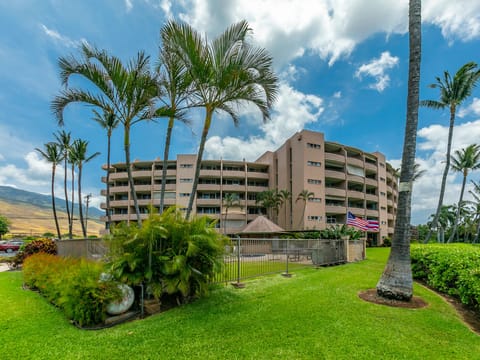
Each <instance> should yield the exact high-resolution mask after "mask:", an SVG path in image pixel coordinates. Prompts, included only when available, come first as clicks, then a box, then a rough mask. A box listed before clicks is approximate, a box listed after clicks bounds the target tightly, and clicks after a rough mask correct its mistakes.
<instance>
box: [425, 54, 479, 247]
mask: <svg viewBox="0 0 480 360" xmlns="http://www.w3.org/2000/svg"><path fill="white" fill-rule="evenodd" d="M479 77H480V70H479V69H478V68H477V64H476V63H474V62H469V63H466V64H465V65H463V66H462V67H461V68H460V69H459V70H458V71H457V72H456V73H455V75H454V76H453V79H452V76H451V75H450V73H449V72H448V71H445V72H444V74H443V79H441V78H440V77H438V76H437V77H436V83H434V84H431V85H430V87H431V88H434V89H439V90H440V100H423V101H421V103H420V104H421V105H422V106H426V107H429V108H432V109H445V108H447V109H448V110H449V111H450V125H449V128H448V141H447V155H446V161H445V169H444V170H443V176H442V184H441V186H440V195H439V197H438V205H437V211H436V215H435V218H434V219H433V222H432V228H431V230H430V231H429V233H428V235H427V237H426V239H425V242H428V241H429V240H430V236H431V234H432V229H434V228H436V226H437V222H438V216H439V214H440V209H441V208H442V205H443V197H444V195H445V186H446V182H447V175H448V172H449V170H450V159H451V155H450V154H451V149H452V138H453V128H454V125H455V114H456V111H457V108H458V107H459V106H460V105H461V104H462V103H463V102H464V101H465V100H466V99H467V98H468V97H470V95H471V94H472V90H473V88H474V87H475V86H476V84H477V81H478V79H479Z"/></svg>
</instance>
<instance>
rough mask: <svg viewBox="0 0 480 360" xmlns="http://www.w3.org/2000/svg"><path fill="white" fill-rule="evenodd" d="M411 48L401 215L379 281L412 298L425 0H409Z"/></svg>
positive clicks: (386, 291)
mask: <svg viewBox="0 0 480 360" xmlns="http://www.w3.org/2000/svg"><path fill="white" fill-rule="evenodd" d="M409 48H410V55H409V67H408V95H407V120H406V126H405V139H404V144H403V155H402V170H401V174H400V185H399V196H398V210H397V218H396V221H395V230H394V235H393V240H392V248H391V250H390V256H389V258H388V262H387V265H386V266H385V270H384V271H383V274H382V276H381V278H380V280H379V281H378V284H377V294H378V295H379V296H382V297H385V298H390V299H399V300H405V301H409V300H410V299H411V298H412V295H413V278H412V269H411V262H410V219H411V201H412V184H413V181H412V179H413V176H414V165H415V149H416V140H417V126H418V106H419V85H420V61H421V0H410V2H409Z"/></svg>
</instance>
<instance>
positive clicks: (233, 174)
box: [222, 170, 246, 179]
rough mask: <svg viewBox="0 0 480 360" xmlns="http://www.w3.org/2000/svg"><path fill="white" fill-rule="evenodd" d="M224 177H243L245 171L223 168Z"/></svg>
mask: <svg viewBox="0 0 480 360" xmlns="http://www.w3.org/2000/svg"><path fill="white" fill-rule="evenodd" d="M222 174H223V177H224V178H242V179H245V176H246V173H245V171H238V170H224V171H223V173H222Z"/></svg>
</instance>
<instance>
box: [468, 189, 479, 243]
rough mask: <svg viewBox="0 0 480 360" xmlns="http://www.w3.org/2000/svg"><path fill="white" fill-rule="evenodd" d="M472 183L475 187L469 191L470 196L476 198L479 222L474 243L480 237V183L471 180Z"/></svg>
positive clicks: (476, 211)
mask: <svg viewBox="0 0 480 360" xmlns="http://www.w3.org/2000/svg"><path fill="white" fill-rule="evenodd" d="M471 183H472V185H473V190H469V191H468V192H469V193H470V195H472V196H473V198H474V200H475V201H474V205H475V219H476V222H477V226H476V231H475V236H474V238H473V241H472V242H473V243H477V242H478V237H479V236H480V183H477V182H475V181H473V180H471Z"/></svg>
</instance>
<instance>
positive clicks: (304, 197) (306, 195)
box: [295, 189, 315, 229]
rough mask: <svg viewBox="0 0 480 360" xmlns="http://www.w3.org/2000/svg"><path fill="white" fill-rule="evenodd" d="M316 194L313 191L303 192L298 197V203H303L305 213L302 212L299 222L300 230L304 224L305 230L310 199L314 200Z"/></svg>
mask: <svg viewBox="0 0 480 360" xmlns="http://www.w3.org/2000/svg"><path fill="white" fill-rule="evenodd" d="M314 196H315V194H314V193H313V192H311V191H308V190H305V189H304V190H302V191H300V193H299V194H298V196H297V200H295V202H297V201H303V211H302V217H301V218H300V221H299V222H298V227H299V228H300V225H302V224H303V227H302V228H303V229H305V210H306V209H307V202H308V200H309V199H311V198H313V197H314Z"/></svg>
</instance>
